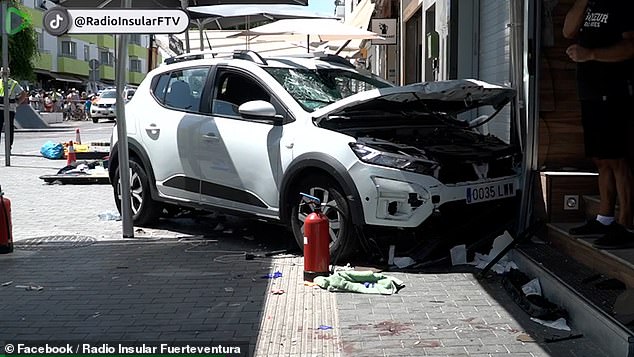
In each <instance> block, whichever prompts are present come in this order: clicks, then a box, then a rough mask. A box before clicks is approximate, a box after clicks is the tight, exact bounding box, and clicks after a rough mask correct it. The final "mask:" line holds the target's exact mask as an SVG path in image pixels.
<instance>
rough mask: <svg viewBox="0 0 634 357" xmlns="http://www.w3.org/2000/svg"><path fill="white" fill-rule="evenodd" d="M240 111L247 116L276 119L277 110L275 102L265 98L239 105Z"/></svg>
mask: <svg viewBox="0 0 634 357" xmlns="http://www.w3.org/2000/svg"><path fill="white" fill-rule="evenodd" d="M238 112H239V113H240V115H242V116H243V117H245V118H255V119H275V117H276V116H277V111H276V110H275V107H274V106H273V104H271V103H269V102H265V101H263V100H252V101H250V102H246V103H244V104H242V105H241V106H239V107H238Z"/></svg>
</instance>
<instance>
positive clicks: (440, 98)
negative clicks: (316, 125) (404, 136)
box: [313, 79, 515, 122]
mask: <svg viewBox="0 0 634 357" xmlns="http://www.w3.org/2000/svg"><path fill="white" fill-rule="evenodd" d="M513 96H515V90H514V89H512V88H509V87H503V86H499V85H495V84H490V83H486V82H482V81H478V80H475V79H458V80H450V81H439V82H424V83H416V84H410V85H407V86H400V87H389V88H380V89H373V90H370V91H366V92H361V93H357V94H355V95H352V96H350V97H347V98H344V99H342V100H339V101H337V102H335V103H332V104H330V105H327V106H325V107H323V108H320V109H318V110H316V111H314V112H313V116H314V117H315V118H316V119H317V122H320V121H322V120H328V119H329V118H330V117H332V116H336V117H338V118H341V117H342V116H350V117H354V115H352V114H354V113H357V114H358V113H363V112H366V111H368V112H376V111H378V110H382V111H386V112H392V113H399V112H407V111H416V112H421V111H426V112H430V113H446V114H450V115H451V116H452V117H455V116H457V114H460V113H462V112H465V111H468V110H471V109H474V108H477V107H481V106H492V107H493V108H494V109H495V112H496V113H497V112H498V111H499V110H500V109H502V108H503V107H504V106H505V105H506V104H507V103H508V102H509V101H510V100H511V99H512V98H513ZM489 117H492V115H490V116H487V117H486V118H483V117H478V118H475V119H474V120H475V121H483V120H486V119H488V118H489Z"/></svg>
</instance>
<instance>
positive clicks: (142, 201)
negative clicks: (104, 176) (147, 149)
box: [114, 158, 162, 225]
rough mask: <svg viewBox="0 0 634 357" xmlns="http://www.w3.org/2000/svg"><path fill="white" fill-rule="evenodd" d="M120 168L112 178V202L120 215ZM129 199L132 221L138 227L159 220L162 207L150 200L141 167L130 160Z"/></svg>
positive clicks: (143, 171)
mask: <svg viewBox="0 0 634 357" xmlns="http://www.w3.org/2000/svg"><path fill="white" fill-rule="evenodd" d="M119 170H120V167H119V168H117V171H116V172H115V176H114V182H116V184H115V185H114V200H115V203H116V205H117V209H118V210H119V213H121V178H120V172H119ZM130 194H131V195H130V199H131V206H132V220H133V221H134V223H135V224H138V225H147V224H151V223H153V222H156V220H157V219H158V218H159V216H160V214H161V209H162V206H161V205H160V204H157V203H156V202H154V200H153V199H152V194H151V192H150V181H149V179H148V176H147V173H146V172H145V169H144V168H143V166H141V165H140V164H139V163H137V162H136V161H135V160H134V159H133V158H130Z"/></svg>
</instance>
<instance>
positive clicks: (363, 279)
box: [313, 270, 405, 295]
mask: <svg viewBox="0 0 634 357" xmlns="http://www.w3.org/2000/svg"><path fill="white" fill-rule="evenodd" d="M313 282H314V283H315V284H317V285H318V286H319V287H321V288H323V289H328V291H347V292H354V293H361V294H382V295H392V294H395V293H397V292H398V291H399V290H400V289H401V288H403V287H404V286H405V285H404V284H403V281H401V280H399V279H397V278H393V277H391V276H385V275H383V274H381V273H374V272H371V271H354V270H349V271H338V272H336V273H334V274H333V275H331V276H329V277H323V276H318V277H316V278H315V279H314V280H313Z"/></svg>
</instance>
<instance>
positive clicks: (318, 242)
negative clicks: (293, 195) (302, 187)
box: [301, 193, 330, 281]
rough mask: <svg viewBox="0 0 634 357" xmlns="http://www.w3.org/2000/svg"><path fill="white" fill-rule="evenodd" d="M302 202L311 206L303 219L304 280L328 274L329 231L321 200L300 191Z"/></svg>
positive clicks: (311, 279)
mask: <svg viewBox="0 0 634 357" xmlns="http://www.w3.org/2000/svg"><path fill="white" fill-rule="evenodd" d="M301 195H302V202H304V203H306V204H309V205H311V206H312V207H313V212H312V213H311V214H309V215H308V216H307V217H306V219H305V220H304V280H305V281H313V279H314V278H315V277H317V276H328V275H330V271H329V266H330V247H329V246H330V233H329V229H330V227H329V225H328V217H326V215H324V214H323V213H322V212H321V201H320V200H319V199H318V198H317V197H314V196H310V195H307V194H305V193H302V194H301Z"/></svg>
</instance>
